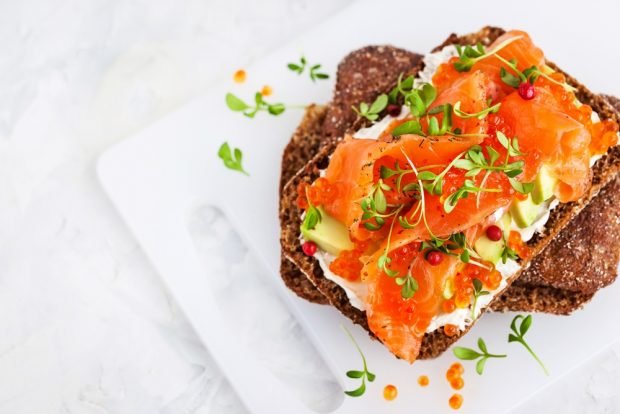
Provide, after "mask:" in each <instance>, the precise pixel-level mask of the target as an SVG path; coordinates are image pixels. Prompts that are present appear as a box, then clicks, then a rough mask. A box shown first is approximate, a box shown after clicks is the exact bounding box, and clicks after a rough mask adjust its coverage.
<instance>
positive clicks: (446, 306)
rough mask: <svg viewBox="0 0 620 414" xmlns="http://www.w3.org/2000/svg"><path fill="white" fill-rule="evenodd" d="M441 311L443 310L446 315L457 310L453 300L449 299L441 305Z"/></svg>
mask: <svg viewBox="0 0 620 414" xmlns="http://www.w3.org/2000/svg"><path fill="white" fill-rule="evenodd" d="M441 309H443V311H444V312H445V313H451V312H453V311H454V310H455V309H456V304H455V303H454V300H453V299H448V300H446V301H444V302H443V303H442V304H441Z"/></svg>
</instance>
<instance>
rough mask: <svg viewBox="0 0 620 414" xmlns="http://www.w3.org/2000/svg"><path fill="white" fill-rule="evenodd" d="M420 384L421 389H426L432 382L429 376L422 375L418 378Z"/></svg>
mask: <svg viewBox="0 0 620 414" xmlns="http://www.w3.org/2000/svg"><path fill="white" fill-rule="evenodd" d="M418 384H419V385H420V387H426V386H427V385H428V384H430V380H429V379H428V376H426V375H420V376H419V377H418Z"/></svg>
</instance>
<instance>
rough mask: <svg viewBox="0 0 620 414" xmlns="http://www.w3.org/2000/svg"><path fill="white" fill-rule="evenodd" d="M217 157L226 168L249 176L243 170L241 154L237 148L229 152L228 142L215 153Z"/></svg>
mask: <svg viewBox="0 0 620 414" xmlns="http://www.w3.org/2000/svg"><path fill="white" fill-rule="evenodd" d="M217 156H218V157H219V158H220V159H221V160H222V161H223V162H224V165H225V166H226V168H228V169H230V170H233V171H239V172H240V173H242V174H245V175H250V174H248V172H247V171H246V170H244V169H243V165H242V162H243V152H242V151H241V150H240V149H239V148H234V149H232V150H231V148H230V145H228V142H224V143H223V144H222V145H221V146H220V149H219V150H218V151H217Z"/></svg>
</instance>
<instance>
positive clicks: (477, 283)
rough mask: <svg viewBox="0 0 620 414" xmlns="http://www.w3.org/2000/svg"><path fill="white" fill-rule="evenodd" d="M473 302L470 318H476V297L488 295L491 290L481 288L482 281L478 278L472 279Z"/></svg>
mask: <svg viewBox="0 0 620 414" xmlns="http://www.w3.org/2000/svg"><path fill="white" fill-rule="evenodd" d="M472 283H473V284H474V303H473V304H472V305H471V319H472V320H473V319H476V306H477V305H478V298H479V297H480V296H485V295H490V294H491V292H489V291H486V290H482V282H481V281H480V280H479V279H474V280H473V282H472Z"/></svg>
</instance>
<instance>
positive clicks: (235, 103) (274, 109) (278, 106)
mask: <svg viewBox="0 0 620 414" xmlns="http://www.w3.org/2000/svg"><path fill="white" fill-rule="evenodd" d="M226 106H228V108H229V109H230V110H231V111H234V112H242V113H243V115H245V116H247V117H248V118H254V117H255V116H256V114H257V113H258V112H260V111H266V112H268V113H269V114H271V115H274V116H276V115H280V114H281V113H283V112H284V111H285V110H286V106H285V105H284V104H283V103H274V104H271V103H269V102H266V101H265V100H264V99H263V95H262V94H261V93H260V92H256V94H254V106H251V105H249V104H248V103H246V102H245V101H243V100H242V99H241V98H239V97H238V96H236V95H233V94H232V93H230V92H229V93H227V94H226Z"/></svg>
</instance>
